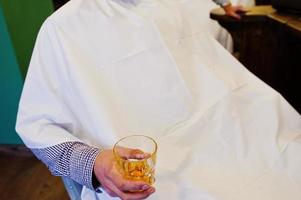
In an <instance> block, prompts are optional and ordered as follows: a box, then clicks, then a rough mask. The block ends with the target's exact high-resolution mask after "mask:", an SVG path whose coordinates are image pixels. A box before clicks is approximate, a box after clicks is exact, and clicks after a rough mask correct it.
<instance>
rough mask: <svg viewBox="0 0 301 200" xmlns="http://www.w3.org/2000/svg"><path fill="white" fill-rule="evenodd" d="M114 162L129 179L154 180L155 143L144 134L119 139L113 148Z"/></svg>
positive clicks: (151, 182) (152, 181)
mask: <svg viewBox="0 0 301 200" xmlns="http://www.w3.org/2000/svg"><path fill="white" fill-rule="evenodd" d="M113 152H114V158H115V164H116V166H117V169H118V170H119V171H120V173H121V174H122V175H123V176H124V177H125V178H126V179H129V180H140V181H145V182H147V183H148V184H150V185H152V184H153V183H154V182H155V165H156V156H157V143H156V142H155V140H154V139H152V138H151V137H148V136H144V135H132V136H128V137H124V138H122V139H120V140H119V141H118V142H117V143H116V144H115V145H114V148H113Z"/></svg>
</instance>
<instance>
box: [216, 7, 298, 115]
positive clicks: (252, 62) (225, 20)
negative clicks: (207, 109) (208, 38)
mask: <svg viewBox="0 0 301 200" xmlns="http://www.w3.org/2000/svg"><path fill="white" fill-rule="evenodd" d="M248 10H249V12H247V13H246V14H244V15H242V19H241V20H236V19H233V18H231V17H228V16H226V15H225V13H224V11H223V10H222V9H220V8H218V9H214V10H212V11H211V13H210V17H211V18H212V19H214V20H217V21H218V22H219V24H220V25H222V26H223V27H224V28H226V29H227V30H228V31H229V32H230V34H231V35H232V37H233V41H234V51H236V53H237V54H238V59H239V60H240V62H241V63H242V64H244V65H245V66H246V67H247V68H248V69H249V70H250V71H251V72H253V73H254V74H255V75H256V76H258V77H259V78H261V79H262V80H263V81H265V82H266V83H267V84H269V85H270V86H272V87H273V88H274V89H276V90H277V91H279V92H280V93H281V94H282V95H283V96H284V97H285V98H286V99H287V100H288V101H289V102H290V103H291V104H292V105H293V106H294V107H295V108H296V109H297V110H298V111H299V113H301V16H300V15H299V16H298V15H292V14H285V13H279V12H277V11H276V10H275V9H274V8H272V7H271V6H255V7H252V8H248Z"/></svg>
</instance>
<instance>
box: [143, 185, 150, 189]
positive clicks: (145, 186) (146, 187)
mask: <svg viewBox="0 0 301 200" xmlns="http://www.w3.org/2000/svg"><path fill="white" fill-rule="evenodd" d="M148 188H150V186H149V185H143V186H142V190H147V189H148Z"/></svg>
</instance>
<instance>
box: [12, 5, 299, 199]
mask: <svg viewBox="0 0 301 200" xmlns="http://www.w3.org/2000/svg"><path fill="white" fill-rule="evenodd" d="M196 4H197V1H196V0H191V1H156V0H133V1H126V0H124V1H123V0H115V1H112V0H90V1H86V0H74V1H71V2H70V3H68V4H67V5H66V6H64V8H62V9H60V10H59V11H58V12H56V13H55V14H53V15H52V16H51V17H49V18H48V19H47V20H46V22H45V23H44V24H43V26H42V28H41V30H40V32H39V36H38V38H37V41H36V45H35V49H34V52H33V55H32V59H31V63H30V67H29V70H28V74H27V77H26V81H25V85H24V89H23V93H22V97H21V101H20V106H19V113H18V119H17V128H16V129H17V132H18V133H19V134H20V136H21V137H22V139H23V141H24V143H25V144H26V145H27V146H28V147H29V148H30V149H31V150H32V151H33V152H34V154H35V155H36V156H37V157H38V158H39V159H41V160H42V161H43V162H44V163H45V164H46V165H47V166H48V167H49V169H50V170H51V172H52V173H53V174H54V175H59V176H65V177H69V178H71V179H72V180H74V181H76V182H78V183H80V184H81V185H83V186H84V187H83V190H82V193H81V197H82V198H83V199H97V198H100V199H110V198H113V197H120V198H121V199H144V198H147V197H149V196H150V195H151V194H152V195H151V196H150V198H153V199H167V198H169V199H189V200H190V199H235V198H237V199H246V200H248V199H274V200H275V199H276V200H277V199H283V195H286V196H287V198H288V199H299V198H300V194H301V193H300V191H299V187H300V185H301V184H300V176H298V174H299V170H298V169H300V166H301V161H300V158H296V157H295V156H294V155H298V154H299V153H301V150H300V130H301V119H300V115H299V114H298V113H297V112H296V111H295V110H294V109H293V108H291V107H290V105H288V103H287V102H286V101H285V100H284V99H283V98H282V97H281V96H280V95H279V94H278V93H277V92H275V91H273V90H272V89H271V88H269V87H268V86H267V85H265V84H264V83H262V82H261V81H260V80H258V79H257V78H256V77H254V76H253V75H252V74H250V73H249V72H248V71H247V70H246V69H244V68H243V66H241V65H240V64H239V63H238V62H237V61H236V60H235V59H234V58H233V57H232V56H231V55H230V54H228V53H227V52H226V51H225V50H224V49H223V48H222V47H221V46H220V45H218V44H217V43H216V41H215V40H214V39H212V38H211V36H210V35H208V34H206V32H205V31H204V30H202V29H200V26H199V25H198V23H199V21H198V13H194V12H191V11H190V9H189V8H190V7H191V6H195V5H196ZM226 9H227V8H226ZM230 13H232V12H230ZM232 14H233V13H232ZM137 133H140V134H145V133H147V134H148V135H149V136H151V137H153V138H155V140H156V141H157V142H158V144H159V151H158V156H159V158H158V164H157V173H156V186H157V187H156V190H157V191H156V192H155V188H154V186H151V185H148V184H146V183H144V182H140V181H129V180H125V179H124V178H123V177H122V176H121V175H120V174H119V173H118V172H117V170H116V169H115V165H114V160H113V154H112V150H111V149H112V146H113V144H114V143H115V142H116V141H117V140H118V139H119V138H121V137H124V136H127V135H132V134H137ZM132 153H133V152H132V151H131V150H125V152H124V154H125V155H129V154H132ZM135 156H139V154H138V155H137V154H135ZM260 177H263V179H261V178H260ZM275 180H277V181H278V180H279V181H281V184H280V185H277V184H276V185H274V184H271V183H272V182H273V181H275ZM99 186H101V187H100V190H101V191H102V192H98V191H99V190H98V189H97V188H98V187H99ZM257 187H260V190H259V189H258V188H257ZM280 189H281V190H280ZM132 191H139V192H132ZM280 191H281V192H280ZM154 192H155V193H154ZM279 192H280V193H279ZM280 194H282V196H281V195H280Z"/></svg>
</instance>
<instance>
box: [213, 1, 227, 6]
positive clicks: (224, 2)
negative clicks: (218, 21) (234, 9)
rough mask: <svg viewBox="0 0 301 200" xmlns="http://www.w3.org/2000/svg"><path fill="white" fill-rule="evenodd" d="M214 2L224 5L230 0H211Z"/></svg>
mask: <svg viewBox="0 0 301 200" xmlns="http://www.w3.org/2000/svg"><path fill="white" fill-rule="evenodd" d="M213 1H214V2H215V3H216V4H218V5H220V6H225V5H227V4H229V3H231V1H230V0H213Z"/></svg>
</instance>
